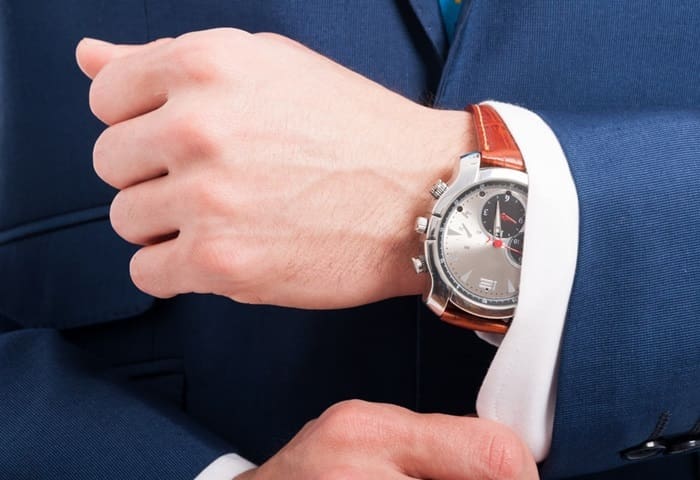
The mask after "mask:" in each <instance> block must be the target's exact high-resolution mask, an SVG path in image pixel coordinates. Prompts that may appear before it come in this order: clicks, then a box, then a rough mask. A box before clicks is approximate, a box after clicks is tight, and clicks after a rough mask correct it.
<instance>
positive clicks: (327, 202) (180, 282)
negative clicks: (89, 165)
mask: <svg viewBox="0 0 700 480" xmlns="http://www.w3.org/2000/svg"><path fill="white" fill-rule="evenodd" d="M77 58H78V62H79V64H80V66H81V68H82V69H83V71H84V72H85V73H86V74H87V75H88V76H89V77H91V78H93V79H94V81H93V83H92V87H91V90H90V106H91V108H92V110H93V112H94V113H95V115H96V116H97V117H99V118H100V119H101V120H103V121H104V122H105V123H107V124H108V125H110V127H109V128H108V129H107V130H106V131H105V132H104V133H103V134H102V135H101V136H100V138H99V139H98V140H97V142H96V144H95V150H94V167H95V170H96V171H97V173H98V175H99V176H100V177H101V178H102V179H104V180H105V181H106V182H107V183H109V184H110V185H112V186H114V187H116V188H118V189H120V190H121V191H120V192H119V193H118V194H117V196H116V198H115V199H114V202H113V203H112V208H111V215H110V216H111V221H112V225H113V227H114V229H115V230H116V232H117V233H118V234H119V235H120V236H122V237H123V238H124V239H126V240H128V241H130V242H132V243H136V244H140V245H143V246H144V247H143V248H141V249H140V250H139V251H138V252H137V253H136V255H135V256H134V257H133V259H132V262H131V276H132V279H133V281H134V282H135V284H136V285H137V286H138V287H139V288H141V289H142V290H143V291H145V292H147V293H150V294H152V295H155V296H157V297H170V296H173V295H176V294H178V293H186V292H200V293H216V294H221V295H225V296H228V297H230V298H233V299H235V300H238V301H241V302H248V303H266V304H277V305H284V306H293V307H302V308H339V307H347V306H354V305H359V304H365V303H369V302H372V301H376V300H380V299H383V298H388V297H393V296H400V295H409V294H417V293H420V292H421V291H422V290H423V288H424V282H425V281H426V277H427V276H425V275H424V276H420V277H419V276H417V275H416V274H415V273H414V272H413V270H412V267H411V262H410V257H411V255H415V253H416V252H417V251H419V249H420V246H419V243H418V240H417V236H416V235H415V234H414V232H413V221H414V219H415V216H416V215H418V214H421V213H425V212H426V211H428V210H429V206H430V201H429V196H428V195H427V194H426V192H427V191H428V190H429V187H430V185H431V184H432V183H433V182H434V181H435V180H436V179H437V178H439V177H443V178H445V177H447V176H449V174H450V172H451V170H452V168H453V166H454V165H456V161H457V156H458V155H459V154H461V153H464V152H466V151H471V150H474V149H475V143H476V142H475V141H474V140H473V139H472V138H471V136H472V134H471V128H470V124H471V122H470V121H469V116H468V114H467V113H466V112H460V111H439V110H432V109H429V108H426V107H423V106H420V105H418V104H416V103H413V102H411V101H409V100H407V99H405V98H403V97H401V96H399V95H397V94H395V93H393V92H391V91H389V90H387V89H386V88H384V87H382V86H380V85H378V84H376V83H374V82H372V81H370V80H368V79H367V78H365V77H362V76H360V75H358V74H356V73H354V72H352V71H350V70H348V69H346V68H344V67H342V66H340V65H338V64H337V63H334V62H332V61H331V60H329V59H327V58H325V57H323V56H321V55H319V54H317V53H315V52H313V51H311V50H309V49H307V48H306V47H304V46H302V45H300V44H298V43H296V42H294V41H291V40H289V39H287V38H284V37H281V36H278V35H273V34H255V35H253V34H249V33H246V32H244V31H241V30H235V29H219V30H210V31H203V32H197V33H191V34H187V35H184V36H182V37H179V38H176V39H163V40H160V41H157V42H154V43H151V44H147V45H141V46H124V45H120V46H117V45H112V44H108V43H103V42H98V41H94V40H87V41H83V42H81V43H80V44H79V46H78V49H77Z"/></svg>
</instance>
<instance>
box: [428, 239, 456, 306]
mask: <svg viewBox="0 0 700 480" xmlns="http://www.w3.org/2000/svg"><path fill="white" fill-rule="evenodd" d="M425 260H426V266H427V268H428V271H429V272H430V289H429V290H428V291H427V292H426V294H425V295H423V301H424V302H425V304H426V305H427V306H428V308H430V310H432V311H433V313H435V315H437V316H438V317H440V316H442V314H443V313H445V310H446V309H447V303H448V302H449V301H450V297H451V296H452V293H451V292H450V288H449V287H448V286H447V284H445V282H444V281H443V280H442V278H440V275H439V274H438V273H437V271H438V270H437V265H436V263H435V262H436V261H437V258H436V256H435V240H428V241H426V242H425Z"/></svg>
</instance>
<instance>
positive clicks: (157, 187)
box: [109, 176, 184, 245]
mask: <svg viewBox="0 0 700 480" xmlns="http://www.w3.org/2000/svg"><path fill="white" fill-rule="evenodd" d="M178 191H179V190H178V188H177V185H176V182H175V180H174V179H173V178H172V177H170V176H165V177H160V178H156V179H154V180H151V181H148V182H144V183H139V184H138V185H134V186H133V187H129V188H127V189H125V190H122V191H120V192H119V193H118V194H117V195H116V197H114V200H113V201H112V206H111V208H110V212H109V217H110V221H111V222H112V227H113V228H114V231H115V232H117V234H119V236H120V237H122V238H123V239H124V240H126V241H127V242H131V243H135V244H138V245H147V244H150V243H155V242H157V241H160V240H161V239H163V238H167V237H171V236H173V235H175V234H176V233H177V232H178V230H179V228H180V221H181V215H183V211H184V209H183V208H182V207H181V203H180V196H179V195H178Z"/></svg>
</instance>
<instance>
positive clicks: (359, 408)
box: [318, 400, 372, 441]
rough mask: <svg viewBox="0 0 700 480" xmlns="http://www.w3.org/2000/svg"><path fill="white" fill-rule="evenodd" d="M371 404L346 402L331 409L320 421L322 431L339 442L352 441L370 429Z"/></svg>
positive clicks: (358, 401) (356, 401) (357, 401)
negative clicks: (368, 426)
mask: <svg viewBox="0 0 700 480" xmlns="http://www.w3.org/2000/svg"><path fill="white" fill-rule="evenodd" d="M369 410H370V404H369V403H367V402H363V401H361V400H345V401H343V402H340V403H336V404H335V405H333V406H331V407H329V408H328V409H327V410H326V411H325V412H323V414H322V415H321V416H320V417H319V419H318V425H319V428H320V430H321V431H322V432H323V434H324V435H325V436H326V437H329V438H331V439H335V440H339V441H346V440H347V441H352V439H354V438H356V437H357V436H359V434H361V432H365V431H367V430H368V429H367V428H365V427H366V426H367V425H368V424H369V423H370V422H371V421H372V417H371V413H370V411H369Z"/></svg>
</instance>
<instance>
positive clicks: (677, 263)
mask: <svg viewBox="0 0 700 480" xmlns="http://www.w3.org/2000/svg"><path fill="white" fill-rule="evenodd" d="M537 113H538V114H539V115H540V116H541V117H542V118H543V119H544V120H545V121H546V122H547V123H548V124H549V126H550V127H551V129H552V130H553V131H554V133H555V134H556V136H557V138H558V140H559V142H560V144H561V146H562V148H563V150H564V152H565V154H566V157H567V159H568V162H569V166H570V169H571V173H572V176H573V179H574V182H575V184H576V190H577V192H578V200H579V212H580V218H579V248H578V259H577V266H576V274H575V279H574V284H573V289H572V292H571V298H570V302H569V308H568V313H567V316H566V324H565V327H564V332H563V337H562V343H561V351H560V356H559V365H560V366H559V372H558V387H557V402H556V414H555V418H554V429H553V439H552V448H551V451H550V454H549V457H548V458H547V460H546V461H545V463H544V464H543V468H542V472H543V474H544V475H545V478H559V477H562V476H570V475H575V474H583V473H589V472H592V471H599V470H604V469H610V468H614V467H618V466H623V465H628V464H631V463H635V462H639V461H642V460H640V459H639V458H631V457H643V456H645V455H642V454H644V453H645V452H644V444H645V442H648V441H652V440H653V441H655V442H656V445H657V446H658V448H657V449H656V450H654V451H649V452H646V453H647V454H648V455H647V456H648V457H649V458H652V457H657V458H660V457H664V456H666V457H669V456H671V455H673V456H675V455H679V456H680V455H683V454H686V453H690V452H691V451H692V450H693V445H696V448H697V445H698V441H700V321H698V312H699V311H700V112H699V111H697V110H682V111H681V110H675V111H674V110H666V111H617V112H607V113H596V114H592V113H577V114H571V113H561V112H537ZM552 241H557V239H552ZM630 452H633V453H637V454H638V455H632V456H631V455H629V453H630Z"/></svg>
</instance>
